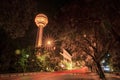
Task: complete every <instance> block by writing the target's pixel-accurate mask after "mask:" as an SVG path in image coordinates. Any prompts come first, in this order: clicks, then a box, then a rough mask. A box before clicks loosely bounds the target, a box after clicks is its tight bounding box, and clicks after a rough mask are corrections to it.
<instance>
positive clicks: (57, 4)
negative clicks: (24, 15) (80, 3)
mask: <svg viewBox="0 0 120 80" xmlns="http://www.w3.org/2000/svg"><path fill="white" fill-rule="evenodd" d="M36 1H37V2H38V3H37V6H38V11H39V12H42V13H45V14H46V15H54V14H55V12H56V11H58V9H59V8H61V7H62V6H64V5H65V4H68V3H69V2H70V1H71V0H36Z"/></svg>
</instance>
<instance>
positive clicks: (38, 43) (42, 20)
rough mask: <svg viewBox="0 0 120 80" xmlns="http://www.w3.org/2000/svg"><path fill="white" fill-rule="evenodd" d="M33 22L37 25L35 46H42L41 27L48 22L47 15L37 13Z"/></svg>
mask: <svg viewBox="0 0 120 80" xmlns="http://www.w3.org/2000/svg"><path fill="white" fill-rule="evenodd" d="M35 23H36V25H37V27H38V31H37V37H36V44H35V48H40V47H41V46H42V36H43V28H44V27H45V26H46V25H47V24H48V17H47V16H46V15H45V14H38V15H36V17H35Z"/></svg>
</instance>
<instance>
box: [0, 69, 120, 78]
mask: <svg viewBox="0 0 120 80" xmlns="http://www.w3.org/2000/svg"><path fill="white" fill-rule="evenodd" d="M106 77H107V80H120V76H116V75H113V74H106ZM0 80H100V79H99V77H98V75H97V74H96V73H75V72H74V71H73V72H71V71H62V72H44V73H25V74H17V75H15V74H12V75H1V76H0Z"/></svg>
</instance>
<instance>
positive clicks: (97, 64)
mask: <svg viewBox="0 0 120 80" xmlns="http://www.w3.org/2000/svg"><path fill="white" fill-rule="evenodd" d="M96 67H97V73H98V74H99V77H100V78H101V79H102V80H106V77H105V74H104V72H103V70H102V68H101V65H100V63H99V62H96Z"/></svg>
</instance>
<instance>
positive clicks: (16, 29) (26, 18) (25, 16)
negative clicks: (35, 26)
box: [0, 0, 36, 38]
mask: <svg viewBox="0 0 120 80" xmlns="http://www.w3.org/2000/svg"><path fill="white" fill-rule="evenodd" d="M31 4H32V5H31ZM21 5H22V6H21ZM35 7H36V4H35V2H33V1H32V0H24V1H23V0H22V1H18V0H14V1H11V0H7V1H4V0H3V1H1V9H0V12H1V13H0V16H1V19H0V26H1V27H3V29H5V31H6V32H7V33H8V34H9V35H10V36H11V37H12V38H17V37H23V36H24V35H25V33H26V30H28V29H29V27H30V26H31V23H33V17H34V16H32V15H34V14H35V13H36V9H35Z"/></svg>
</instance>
